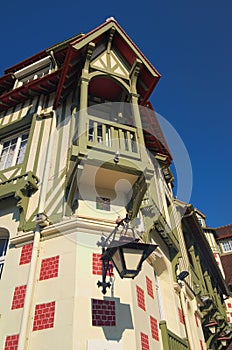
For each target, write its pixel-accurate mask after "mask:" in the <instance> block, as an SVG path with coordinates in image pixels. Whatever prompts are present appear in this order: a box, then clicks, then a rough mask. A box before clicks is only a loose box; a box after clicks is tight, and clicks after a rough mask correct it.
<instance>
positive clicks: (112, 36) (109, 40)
mask: <svg viewBox="0 0 232 350" xmlns="http://www.w3.org/2000/svg"><path fill="white" fill-rule="evenodd" d="M115 30H116V29H115V27H112V28H111V29H110V33H109V39H108V43H107V51H106V52H107V53H108V54H109V53H110V50H111V47H112V42H113V38H114V34H115Z"/></svg>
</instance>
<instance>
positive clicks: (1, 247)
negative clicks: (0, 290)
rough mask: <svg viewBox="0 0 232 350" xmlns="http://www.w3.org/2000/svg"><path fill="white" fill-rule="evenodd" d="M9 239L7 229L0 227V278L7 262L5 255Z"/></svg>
mask: <svg viewBox="0 0 232 350" xmlns="http://www.w3.org/2000/svg"><path fill="white" fill-rule="evenodd" d="M8 241H9V233H8V231H7V230H6V229H4V228H1V227H0V278H1V275H2V271H3V266H4V263H5V255H6V251H7V246H8Z"/></svg>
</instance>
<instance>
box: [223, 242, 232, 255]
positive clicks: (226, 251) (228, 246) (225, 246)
mask: <svg viewBox="0 0 232 350" xmlns="http://www.w3.org/2000/svg"><path fill="white" fill-rule="evenodd" d="M221 247H222V251H223V253H229V252H232V244H231V242H230V241H221ZM227 248H229V249H227Z"/></svg>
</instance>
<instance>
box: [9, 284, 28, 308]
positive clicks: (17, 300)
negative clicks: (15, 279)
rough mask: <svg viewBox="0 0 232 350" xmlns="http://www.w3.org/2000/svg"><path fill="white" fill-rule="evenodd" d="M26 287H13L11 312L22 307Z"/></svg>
mask: <svg viewBox="0 0 232 350" xmlns="http://www.w3.org/2000/svg"><path fill="white" fill-rule="evenodd" d="M26 289H27V286H26V285H24V286H19V287H15V290H14V296H13V301H12V305H11V310H14V309H20V308H22V307H23V306H24V299H25V295H26Z"/></svg>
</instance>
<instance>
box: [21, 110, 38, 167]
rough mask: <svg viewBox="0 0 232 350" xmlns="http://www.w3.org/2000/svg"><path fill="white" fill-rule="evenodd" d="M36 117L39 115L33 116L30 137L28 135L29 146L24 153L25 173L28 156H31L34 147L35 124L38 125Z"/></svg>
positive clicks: (23, 165)
mask: <svg viewBox="0 0 232 350" xmlns="http://www.w3.org/2000/svg"><path fill="white" fill-rule="evenodd" d="M36 118H37V115H36V114H34V115H33V116H32V121H31V127H30V133H29V137H28V141H27V147H26V152H25V155H24V161H23V164H22V173H24V172H25V171H26V169H27V164H28V157H29V153H30V152H31V148H32V144H33V136H34V130H35V125H36Z"/></svg>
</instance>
